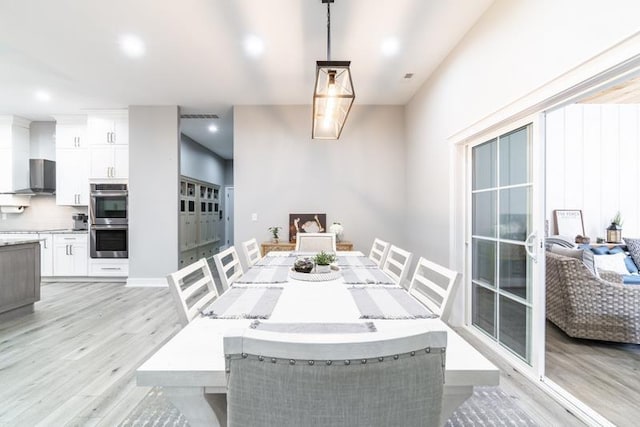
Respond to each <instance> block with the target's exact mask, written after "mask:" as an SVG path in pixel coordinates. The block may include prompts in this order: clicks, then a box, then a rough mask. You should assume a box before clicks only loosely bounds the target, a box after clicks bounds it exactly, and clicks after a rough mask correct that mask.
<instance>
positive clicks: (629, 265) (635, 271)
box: [624, 256, 638, 274]
mask: <svg viewBox="0 0 640 427" xmlns="http://www.w3.org/2000/svg"><path fill="white" fill-rule="evenodd" d="M624 263H625V264H626V265H627V270H629V273H632V274H638V266H637V265H636V264H635V263H634V262H633V258H631V257H630V256H627V257H626V258H625V259H624Z"/></svg>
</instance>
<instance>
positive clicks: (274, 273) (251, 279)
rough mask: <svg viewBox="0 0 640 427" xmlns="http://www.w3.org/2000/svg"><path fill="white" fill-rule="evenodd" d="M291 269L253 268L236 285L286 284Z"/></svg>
mask: <svg viewBox="0 0 640 427" xmlns="http://www.w3.org/2000/svg"><path fill="white" fill-rule="evenodd" d="M288 279H289V267H251V268H250V269H249V271H247V272H246V273H244V274H243V275H242V276H240V277H239V278H238V279H237V280H236V281H235V283H285V282H287V280H288Z"/></svg>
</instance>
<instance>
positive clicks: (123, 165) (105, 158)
mask: <svg viewBox="0 0 640 427" xmlns="http://www.w3.org/2000/svg"><path fill="white" fill-rule="evenodd" d="M89 151H90V157H91V160H90V164H91V170H90V173H89V175H90V177H91V178H92V179H96V178H97V179H126V178H128V177H129V147H128V146H122V145H121V146H100V147H91V149H90V150H89Z"/></svg>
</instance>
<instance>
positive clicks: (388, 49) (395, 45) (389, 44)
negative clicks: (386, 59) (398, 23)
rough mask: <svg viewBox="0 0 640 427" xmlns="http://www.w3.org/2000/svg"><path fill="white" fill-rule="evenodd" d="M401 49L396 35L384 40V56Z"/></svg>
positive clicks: (381, 49)
mask: <svg viewBox="0 0 640 427" xmlns="http://www.w3.org/2000/svg"><path fill="white" fill-rule="evenodd" d="M399 50H400V42H399V41H398V39H397V38H395V37H388V38H386V39H384V40H383V41H382V44H381V45H380V51H381V52H382V54H383V55H384V56H394V55H396V54H397V53H398V51H399Z"/></svg>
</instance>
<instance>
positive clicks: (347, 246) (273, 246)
mask: <svg viewBox="0 0 640 427" xmlns="http://www.w3.org/2000/svg"><path fill="white" fill-rule="evenodd" d="M260 246H261V251H262V256H265V255H266V254H267V253H269V252H271V251H293V250H295V249H296V244H295V243H289V242H278V243H273V242H263V243H262V244H261V245H260ZM336 249H337V250H339V251H352V250H353V243H351V242H336Z"/></svg>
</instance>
